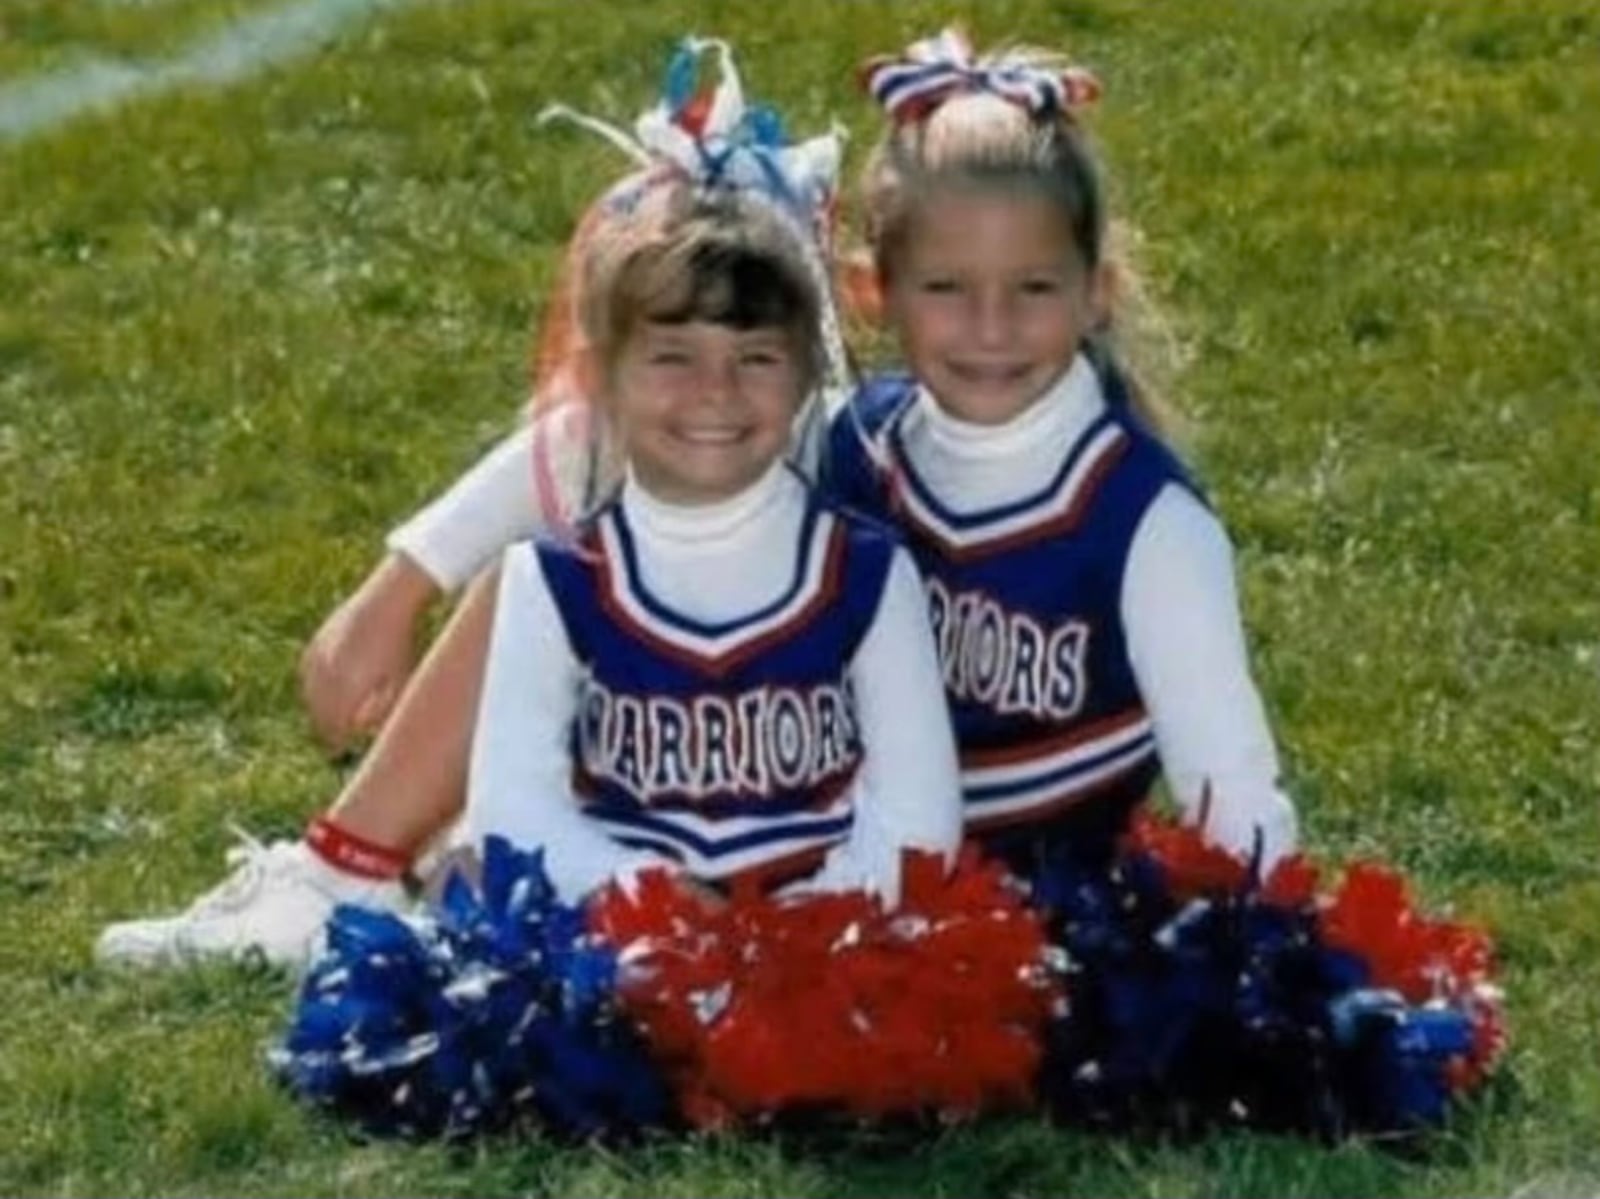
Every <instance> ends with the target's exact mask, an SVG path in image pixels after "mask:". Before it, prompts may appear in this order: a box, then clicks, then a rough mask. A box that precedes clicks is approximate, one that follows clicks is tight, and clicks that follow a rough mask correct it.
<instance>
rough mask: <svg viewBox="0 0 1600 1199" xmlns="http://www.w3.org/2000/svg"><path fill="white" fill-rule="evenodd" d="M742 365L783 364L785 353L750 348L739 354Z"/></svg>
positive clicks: (763, 365)
mask: <svg viewBox="0 0 1600 1199" xmlns="http://www.w3.org/2000/svg"><path fill="white" fill-rule="evenodd" d="M739 365H740V366H762V367H766V366H781V365H783V355H781V354H779V353H778V352H777V351H776V350H750V351H748V352H747V353H744V354H741V355H739Z"/></svg>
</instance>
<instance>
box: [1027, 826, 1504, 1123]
mask: <svg viewBox="0 0 1600 1199" xmlns="http://www.w3.org/2000/svg"><path fill="white" fill-rule="evenodd" d="M1031 882H1032V885H1033V889H1034V894H1035V896H1036V897H1037V898H1038V900H1039V902H1040V903H1041V904H1042V905H1044V906H1045V907H1046V909H1047V910H1048V911H1049V912H1050V913H1051V917H1052V927H1053V929H1054V930H1055V935H1056V937H1057V940H1058V943H1059V944H1060V946H1061V947H1062V948H1063V949H1064V950H1065V951H1066V955H1067V957H1068V959H1069V962H1070V967H1069V969H1070V975H1069V1006H1068V1010H1067V1012H1066V1014H1065V1015H1064V1016H1063V1017H1062V1018H1061V1019H1060V1020H1059V1021H1058V1022H1057V1023H1056V1025H1055V1027H1054V1028H1053V1029H1052V1030H1051V1034H1050V1045H1049V1052H1048V1054H1047V1059H1046V1063H1045V1069H1044V1073H1043V1075H1042V1078H1041V1090H1042V1092H1043V1094H1044V1096H1045V1098H1046V1101H1047V1102H1048V1104H1049V1105H1050V1106H1051V1108H1052V1110H1053V1111H1054V1112H1055V1113H1056V1114H1057V1115H1058V1116H1060V1117H1062V1118H1065V1119H1068V1120H1070V1121H1074V1122H1086V1123H1091V1124H1099V1125H1108V1124H1109V1125H1118V1126H1122V1125H1129V1124H1136V1125H1153V1126H1156V1127H1160V1128H1166V1129H1178V1130H1187V1129H1192V1128H1195V1127H1200V1126H1206V1125H1212V1124H1224V1123H1227V1124H1232V1123H1245V1124H1249V1125H1252V1126H1255V1127H1262V1128H1271V1129H1297V1130H1302V1131H1311V1132H1316V1133H1320V1134H1324V1135H1340V1134H1344V1133H1348V1132H1352V1131H1361V1132H1379V1133H1388V1132H1397V1131H1411V1130H1415V1129H1418V1128H1424V1127H1429V1126H1434V1125H1437V1124H1438V1123H1440V1122H1441V1121H1442V1120H1443V1118H1444V1116H1445V1115H1446V1112H1447V1108H1448V1105H1449V1100H1450V1095H1451V1089H1450V1086H1449V1085H1448V1077H1449V1075H1448V1068H1449V1065H1450V1063H1451V1061H1452V1060H1455V1059H1457V1058H1461V1057H1464V1056H1465V1055H1467V1054H1468V1053H1469V1052H1470V1050H1471V1047H1472V1026H1471V1022H1470V1020H1469V1019H1468V1018H1467V1016H1466V1014H1465V1013H1463V1012H1462V1011H1460V1010H1457V1009H1455V1008H1451V1007H1447V1006H1444V1005H1442V1004H1440V1005H1434V1006H1423V1007H1418V1006H1414V1005H1408V1004H1407V1003H1406V1002H1405V1001H1404V1000H1403V999H1402V998H1401V997H1400V996H1399V995H1397V994H1395V993H1394V992H1387V991H1374V990H1371V989H1370V987H1369V979H1370V977H1371V970H1370V968H1369V966H1368V964H1367V963H1366V962H1365V961H1364V960H1363V959H1362V958H1360V957H1359V956H1358V955H1355V954H1352V953H1350V952H1348V951H1345V950H1341V949H1335V948H1333V947H1331V946H1329V945H1327V944H1325V943H1324V942H1323V939H1322V933H1321V930H1320V928H1319V926H1318V918H1317V914H1316V910H1315V909H1314V908H1312V907H1310V906H1309V905H1306V906H1301V907H1290V906H1279V905H1276V904H1274V903H1271V902H1269V901H1268V900H1267V899H1265V898H1264V897H1263V895H1262V893H1261V888H1260V884H1259V876H1258V873H1257V871H1255V870H1254V869H1251V870H1249V871H1247V873H1246V881H1245V884H1244V886H1243V887H1242V888H1240V889H1239V890H1237V891H1236V892H1230V891H1222V890H1218V891H1217V892H1216V893H1214V894H1208V895H1207V896H1206V897H1205V898H1202V899H1193V900H1189V901H1188V902H1186V903H1180V902H1179V900H1178V899H1177V898H1176V897H1174V896H1173V895H1172V893H1171V890H1170V888H1169V886H1168V883H1167V880H1166V878H1165V875H1164V872H1163V870H1162V868H1161V866H1160V864H1159V863H1157V862H1155V861H1154V860H1152V859H1151V858H1149V857H1148V856H1146V855H1142V854H1129V855H1124V856H1122V857H1120V858H1118V859H1116V860H1114V861H1113V862H1112V863H1110V864H1109V866H1108V865H1106V864H1104V863H1099V864H1096V863H1094V862H1092V861H1090V862H1084V861H1077V860H1074V859H1073V858H1072V857H1071V856H1070V855H1058V856H1057V857H1056V858H1055V859H1054V860H1052V861H1049V862H1048V863H1047V865H1046V868H1045V869H1044V870H1042V871H1041V872H1040V873H1039V874H1038V875H1037V876H1036V877H1035V878H1033V879H1032V880H1031Z"/></svg>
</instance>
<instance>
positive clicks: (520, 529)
mask: <svg viewBox="0 0 1600 1199" xmlns="http://www.w3.org/2000/svg"><path fill="white" fill-rule="evenodd" d="M531 441H532V431H531V429H530V428H526V427H525V428H521V429H519V430H518V431H517V432H515V433H513V434H512V435H511V436H509V437H507V438H506V439H505V440H504V441H502V442H501V443H500V444H499V445H498V446H496V447H495V448H494V449H493V450H491V451H490V452H489V453H488V454H486V455H485V456H484V457H483V458H482V459H481V460H479V462H478V463H477V464H476V465H475V466H473V467H472V469H471V470H469V471H468V472H467V473H466V474H465V475H463V476H462V478H461V479H460V480H459V481H458V482H457V483H456V484H455V485H454V486H452V487H451V488H450V490H449V491H447V492H445V493H444V495H442V496H440V497H439V498H438V499H436V500H435V501H434V502H433V503H431V504H429V505H428V506H427V507H426V508H424V509H422V511H420V512H418V513H417V514H416V515H415V516H413V517H412V518H411V519H410V520H408V521H406V523H405V524H403V525H401V526H400V527H399V528H397V529H395V530H394V531H393V532H392V533H390V534H389V537H388V542H387V544H388V548H389V552H388V554H387V555H385V557H384V558H383V559H382V561H380V562H379V563H378V565H377V566H376V567H375V568H374V569H373V571H372V573H371V574H369V575H368V576H367V577H366V579H365V580H364V581H363V582H362V583H361V585H360V587H358V588H357V589H356V590H355V591H354V592H353V593H351V595H350V596H349V597H348V598H347V599H345V600H344V601H343V602H342V603H341V604H340V605H339V606H338V607H337V608H335V609H334V610H333V612H332V613H331V614H330V615H329V616H328V618H327V619H326V620H325V621H323V624H322V627H321V628H320V629H318V630H317V633H316V635H315V636H313V637H312V639H311V641H310V642H309V643H308V644H307V645H306V648H305V652H304V653H303V654H301V657H300V693H301V697H302V699H303V700H304V701H305V705H306V710H307V711H308V712H309V713H310V715H311V723H312V727H313V728H314V729H315V730H316V733H317V736H318V737H320V738H321V739H322V741H323V742H324V744H326V745H327V746H328V747H329V748H330V749H332V750H334V751H335V752H338V751H342V750H343V749H345V748H346V747H347V746H348V745H349V743H350V741H351V740H352V739H353V738H354V737H355V736H356V735H357V734H359V733H362V732H371V731H373V730H375V729H376V728H377V727H378V726H379V725H380V724H381V723H382V722H383V721H384V720H385V719H386V718H387V716H388V714H389V711H390V709H391V708H392V707H393V706H394V701H395V698H396V696H398V695H399V693H400V689H401V688H402V687H403V686H404V685H405V682H406V679H408V678H409V677H410V676H411V672H412V669H413V668H414V667H415V665H416V655H417V646H416V643H417V627H418V625H419V623H420V622H421V620H422V617H423V615H424V613H426V612H427V610H428V607H429V605H431V604H432V603H433V601H434V600H435V599H437V598H438V597H439V596H440V595H441V594H444V593H446V592H453V591H456V590H458V589H459V588H460V587H461V586H462V585H464V584H465V583H466V582H467V581H468V580H469V579H471V578H473V577H474V576H475V575H476V574H477V573H478V571H479V570H480V569H481V568H482V567H484V566H486V565H488V564H489V563H490V562H491V561H493V559H494V557H495V555H496V554H498V553H499V552H500V551H501V550H503V549H504V548H505V547H506V546H507V545H510V544H511V543H512V542H514V541H516V540H518V539H519V538H522V537H526V536H528V535H529V534H531V533H533V532H534V531H536V530H537V529H538V528H540V527H541V525H542V524H543V521H542V520H541V519H540V514H539V512H538V510H537V507H536V504H535V502H534V489H533V484H532V470H531V466H530V463H531V450H530V445H531Z"/></svg>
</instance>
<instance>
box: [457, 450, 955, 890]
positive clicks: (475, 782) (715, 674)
mask: <svg viewBox="0 0 1600 1199" xmlns="http://www.w3.org/2000/svg"><path fill="white" fill-rule="evenodd" d="M925 610H926V602H925V600H924V598H923V593H922V589H921V585H920V582H919V579H918V576H917V572H916V567H915V565H914V564H913V563H912V561H911V558H910V556H909V555H908V554H907V553H906V551H905V550H904V549H903V548H900V547H899V546H898V545H897V543H896V542H894V541H893V540H892V539H891V538H890V537H889V536H887V535H886V534H885V533H884V532H883V531H882V530H881V529H879V528H878V527H876V526H873V525H869V524H867V523H866V522H863V521H860V520H858V519H856V518H854V517H851V516H847V515H846V514H844V513H842V512H840V511H839V510H838V509H836V508H835V507H833V506H831V505H829V504H826V503H824V502H822V501H820V500H819V499H818V498H817V496H816V494H815V493H814V492H813V490H812V489H810V488H809V487H807V486H806V485H805V484H804V483H802V482H801V481H800V480H799V478H797V477H796V476H795V475H794V474H793V473H791V472H790V471H789V470H787V469H786V468H783V467H781V466H780V467H774V468H773V470H772V471H770V472H769V473H768V474H767V475H765V476H764V477H763V478H762V479H761V480H760V481H758V482H757V483H756V484H754V485H752V486H751V487H750V488H748V489H747V490H746V491H744V492H742V493H740V494H739V495H737V496H735V497H733V498H731V499H729V500H726V501H723V502H721V503H719V504H715V505H707V506H703V507H684V506H677V505H670V504H666V503H663V502H661V501H659V500H656V499H654V498H653V497H651V496H650V495H649V494H648V493H647V492H646V491H645V490H644V489H643V488H642V487H641V486H639V485H638V483H637V482H636V481H635V480H633V479H631V478H630V479H629V480H628V481H627V482H626V483H625V484H624V486H623V488H622V491H621V494H620V497H619V498H618V499H616V500H613V501H612V502H611V503H609V504H607V505H605V506H604V507H603V508H602V509H601V510H600V511H599V512H598V513H597V514H596V515H595V516H594V517H593V518H591V519H589V520H587V521H585V522H584V524H583V525H582V526H580V530H579V536H578V538H577V540H576V542H575V543H570V544H562V543H557V542H555V541H553V540H548V539H546V540H535V541H532V542H525V543H521V544H518V545H516V546H513V547H512V548H511V549H510V550H509V551H507V553H506V556H505V560H504V565H503V568H502V576H501V584H500V596H499V602H498V608H497V611H496V616H495V628H494V634H493V643H492V649H491V651H490V656H489V665H488V669H487V674H486V678H485V682H484V693H483V699H482V705H481V708H480V712H479V721H478V727H477V731H476V735H475V740H474V744H473V750H472V769H471V775H470V782H469V787H468V812H467V817H468V824H469V828H470V831H471V833H472V835H473V836H474V838H475V839H477V838H482V837H485V836H488V835H491V834H499V835H501V836H504V837H506V838H508V839H509V840H511V841H513V842H514V843H517V844H520V845H524V846H544V848H545V851H546V857H547V863H548V867H549V870H550V873H551V875H552V878H553V879H554V880H555V882H556V884H557V886H558V887H560V888H561V889H562V891H563V892H564V893H567V894H572V895H579V894H582V893H584V892H586V891H588V890H590V889H591V888H593V887H595V886H596V885H599V884H601V883H603V882H605V881H606V880H608V879H610V878H613V877H615V876H618V875H619V874H620V875H627V874H629V873H631V872H633V871H636V870H638V869H640V868H641V867H644V866H646V865H651V864H675V865H677V866H679V867H681V868H683V869H685V870H687V871H689V872H690V873H691V874H693V875H695V876H696V877H699V878H702V879H708V880H714V881H723V880H732V879H736V878H739V877H742V876H755V877H758V878H759V879H761V880H762V881H764V882H767V881H780V880H781V879H783V878H789V877H796V876H797V875H798V874H800V873H803V872H805V871H807V870H811V869H815V868H816V867H817V866H818V865H819V864H821V865H822V869H821V873H820V874H819V875H818V876H816V882H817V885H820V886H826V887H841V888H843V887H859V886H863V885H864V886H868V887H871V888H872V889H874V890H877V891H879V892H881V893H884V894H886V895H890V896H892V895H894V894H896V893H897V890H898V881H897V880H898V870H899V862H900V853H901V850H902V849H905V848H912V847H915V848H922V849H929V850H933V851H936V852H941V853H943V852H948V851H950V850H952V849H953V848H954V846H955V844H956V842H957V841H958V840H959V839H960V803H959V789H958V784H957V779H956V759H955V748H954V743H953V740H952V738H951V734H950V727H949V720H948V717H947V715H946V712H945V705H944V701H943V694H942V691H941V688H940V687H939V672H938V663H937V658H936V656H935V653H934V648H933V644H932V640H931V638H930V637H929V635H928V626H927V618H926V616H925V615H924V613H925Z"/></svg>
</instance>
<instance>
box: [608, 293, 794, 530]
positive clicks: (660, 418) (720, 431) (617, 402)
mask: <svg viewBox="0 0 1600 1199" xmlns="http://www.w3.org/2000/svg"><path fill="white" fill-rule="evenodd" d="M805 378H806V372H805V370H804V368H803V366H802V362H801V356H800V355H799V354H798V353H797V352H796V348H795V345H794V338H793V337H792V336H791V335H790V333H789V332H788V331H787V330H785V329H782V328H774V327H770V326H757V327H755V328H751V329H739V328H733V327H730V326H728V325H721V324H715V323H712V322H708V321H700V320H690V321H684V322H672V323H668V322H664V321H643V322H641V323H640V324H639V325H638V326H637V327H636V328H635V329H634V330H633V332H632V333H631V334H630V335H629V337H628V339H627V341H626V342H625V343H624V344H623V346H622V349H621V353H620V355H619V356H618V359H617V361H616V364H615V366H614V368H613V370H612V373H611V382H610V387H609V388H608V400H609V410H610V416H611V420H612V424H613V427H614V429H615V431H616V435H617V438H618V442H619V444H620V447H621V450H622V453H623V455H624V457H625V458H626V460H627V462H628V463H629V465H630V466H631V467H632V468H633V473H634V477H635V478H636V479H637V480H638V482H639V484H640V485H641V486H642V487H643V488H644V489H645V490H646V491H648V492H649V493H650V494H651V495H653V496H655V497H656V498H657V499H660V500H665V501H667V502H669V503H676V504H711V503H716V502H717V501H718V500H723V499H727V498H728V497H730V496H733V495H736V494H737V493H738V492H740V491H742V490H744V489H745V488H746V487H748V486H750V484H752V483H754V482H755V481H756V480H757V479H759V478H760V477H761V476H762V475H763V474H765V473H766V471H767V470H768V468H770V467H771V466H772V465H773V463H775V462H777V461H778V459H779V458H781V457H782V455H783V453H784V450H785V449H786V448H787V446H788V444H789V436H790V429H791V427H792V424H793V421H794V417H795V414H796V413H797V412H798V410H799V407H800V403H801V401H802V399H803V397H804V395H805V387H806V384H805Z"/></svg>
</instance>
